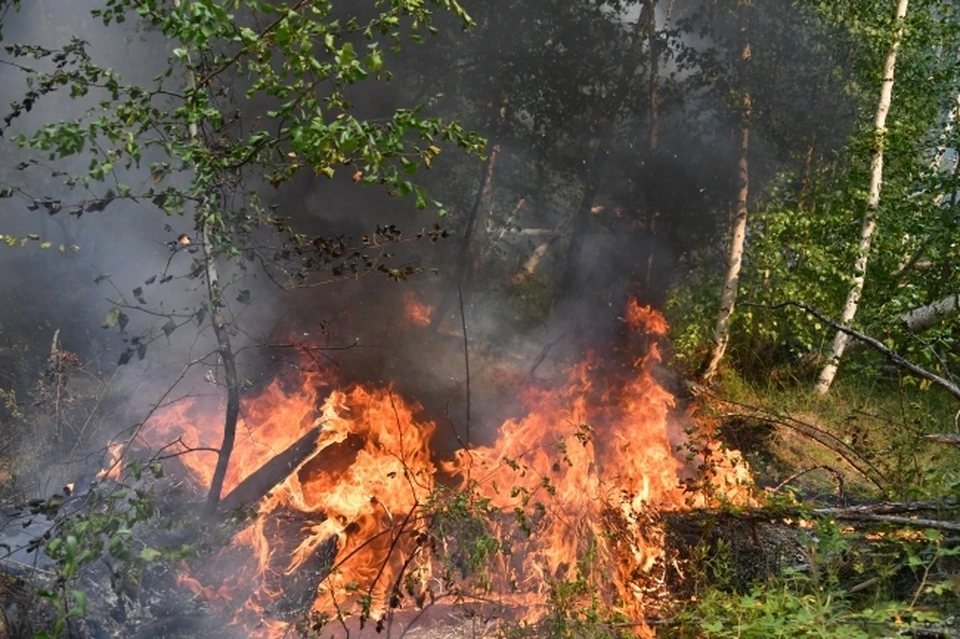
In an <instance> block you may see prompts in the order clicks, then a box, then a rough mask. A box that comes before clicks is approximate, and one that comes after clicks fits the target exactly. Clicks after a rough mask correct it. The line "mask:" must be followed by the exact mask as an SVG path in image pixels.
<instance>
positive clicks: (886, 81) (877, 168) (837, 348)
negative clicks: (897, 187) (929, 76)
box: [815, 0, 909, 395]
mask: <svg viewBox="0 0 960 639" xmlns="http://www.w3.org/2000/svg"><path fill="white" fill-rule="evenodd" d="M908 4H909V0H898V2H897V15H896V23H897V32H896V35H895V36H894V39H893V44H891V45H890V51H889V52H888V53H887V60H886V63H885V64H884V67H883V81H882V84H881V87H880V102H879V103H878V104H877V115H876V119H875V121H874V135H875V141H874V145H875V146H874V149H873V155H872V157H871V160H870V193H869V195H868V197H867V208H866V212H865V213H864V216H863V226H862V227H861V229H860V241H859V243H858V245H857V259H856V262H854V265H853V280H852V281H851V283H850V290H849V292H848V293H847V301H846V303H845V304H844V306H843V312H842V313H841V315H840V323H841V324H842V325H843V326H849V325H850V323H851V322H852V321H853V318H854V317H855V316H856V314H857V308H858V307H859V305H860V296H861V295H862V293H863V283H864V279H865V277H866V273H867V261H868V259H869V257H870V246H871V244H872V242H873V235H874V232H875V231H876V230H877V208H878V207H879V206H880V192H881V189H882V186H883V147H884V141H885V138H886V126H887V114H888V113H889V112H890V102H891V99H892V97H893V78H894V71H895V69H896V66H897V52H898V51H899V50H900V41H901V39H902V38H903V22H904V19H905V18H906V15H907V5H908ZM848 340H849V336H848V335H847V334H846V333H844V332H843V331H837V334H836V335H835V336H834V338H833V344H832V345H831V347H830V355H829V357H828V358H827V364H826V366H824V367H823V370H822V371H820V378H819V379H818V380H817V384H816V387H815V389H816V392H817V393H819V394H820V395H824V394H826V393H827V392H828V391H829V390H830V385H831V384H833V379H834V377H836V375H837V368H838V366H839V364H840V358H841V357H843V352H844V350H845V349H846V347H847V342H848Z"/></svg>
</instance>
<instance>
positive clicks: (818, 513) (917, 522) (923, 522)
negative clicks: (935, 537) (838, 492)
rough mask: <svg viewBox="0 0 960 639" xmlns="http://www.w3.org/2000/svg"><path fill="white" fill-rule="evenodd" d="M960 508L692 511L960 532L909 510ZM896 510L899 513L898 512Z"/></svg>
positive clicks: (950, 506) (951, 504)
mask: <svg viewBox="0 0 960 639" xmlns="http://www.w3.org/2000/svg"><path fill="white" fill-rule="evenodd" d="M957 509H960V500H957V499H946V500H942V501H938V502H933V501H920V502H899V503H885V504H864V505H859V506H848V507H845V508H812V509H805V508H748V509H744V510H741V511H739V512H730V511H720V510H717V509H707V508H705V509H695V510H692V511H690V513H691V514H693V515H703V516H706V517H711V516H716V517H733V518H736V519H744V520H762V521H770V522H774V521H776V522H779V523H782V524H784V525H800V522H801V521H803V520H809V519H810V518H813V517H826V518H829V519H834V520H836V521H843V522H850V523H857V522H860V523H864V524H894V525H897V526H901V527H909V528H933V529H936V530H947V531H951V532H960V521H951V520H945V519H932V518H930V517H912V516H909V517H908V516H907V514H908V513H919V512H936V511H941V512H942V511H944V510H957ZM895 513H896V514H895Z"/></svg>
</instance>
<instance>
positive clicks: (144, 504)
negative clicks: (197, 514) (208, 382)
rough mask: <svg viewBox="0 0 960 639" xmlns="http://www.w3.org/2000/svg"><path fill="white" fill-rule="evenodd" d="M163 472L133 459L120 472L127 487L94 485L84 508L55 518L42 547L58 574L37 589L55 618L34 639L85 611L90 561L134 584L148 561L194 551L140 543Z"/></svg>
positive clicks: (60, 632) (53, 633) (58, 631)
mask: <svg viewBox="0 0 960 639" xmlns="http://www.w3.org/2000/svg"><path fill="white" fill-rule="evenodd" d="M117 463H119V462H117ZM162 473H163V471H162V467H161V466H160V465H159V464H151V465H150V466H149V467H148V468H144V467H143V466H142V464H140V463H139V462H138V461H133V462H131V463H129V464H127V465H126V469H125V473H124V474H125V475H126V476H127V477H128V478H129V479H130V480H131V483H130V484H129V485H125V484H113V483H112V482H106V483H103V484H100V485H98V486H95V487H94V488H93V489H91V491H90V492H89V493H88V494H87V495H85V496H84V497H83V499H84V502H85V503H84V508H83V510H82V511H80V512H78V513H75V514H70V515H65V516H62V517H61V518H60V519H59V520H58V522H57V524H56V527H55V528H54V533H55V534H54V535H53V536H52V537H51V538H50V540H49V541H48V542H47V543H46V545H45V546H44V548H43V550H44V553H45V554H46V555H47V556H48V557H50V559H52V560H53V562H54V564H55V567H56V575H57V576H56V578H55V579H54V580H53V584H52V587H49V588H44V589H41V590H39V591H38V593H37V594H38V595H39V596H40V597H41V598H43V599H46V600H47V601H48V602H49V603H50V605H51V606H52V607H53V609H54V610H55V611H56V619H55V621H54V623H53V627H52V628H51V629H49V630H47V631H44V632H41V633H39V634H38V635H37V637H38V639H47V638H49V639H54V638H57V637H61V636H64V633H66V632H67V629H68V625H67V624H68V622H69V620H70V619H73V618H75V617H84V616H86V615H87V595H86V594H85V592H84V590H83V579H84V576H85V573H84V571H85V569H86V568H88V567H89V566H90V565H91V564H93V563H94V562H99V561H101V560H106V561H107V562H108V565H110V566H111V570H112V571H114V574H115V575H117V576H120V578H121V579H123V580H126V581H133V582H137V581H139V576H140V574H141V573H142V571H143V570H145V569H146V567H147V566H149V564H151V563H153V562H155V561H158V560H159V559H161V558H163V559H166V560H176V559H183V558H185V557H188V556H191V555H192V554H193V549H192V548H191V547H189V546H183V547H181V548H179V549H172V550H161V549H157V548H151V547H149V546H145V545H144V543H143V541H142V536H143V533H144V528H143V525H144V524H146V523H147V522H151V521H152V520H153V519H154V517H155V514H156V505H155V494H154V488H153V485H152V482H153V480H155V479H158V478H159V477H161V476H162Z"/></svg>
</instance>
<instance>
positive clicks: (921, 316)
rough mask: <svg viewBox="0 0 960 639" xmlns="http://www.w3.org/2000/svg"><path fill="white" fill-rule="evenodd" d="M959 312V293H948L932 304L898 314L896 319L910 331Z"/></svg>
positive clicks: (923, 328) (924, 328) (930, 324)
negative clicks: (948, 294)
mask: <svg viewBox="0 0 960 639" xmlns="http://www.w3.org/2000/svg"><path fill="white" fill-rule="evenodd" d="M958 312H960V294H954V295H950V296H948V297H944V298H943V299H940V300H937V301H936V302H934V303H933V304H927V305H926V306H920V307H919V308H915V309H913V310H911V311H907V312H906V313H903V314H902V315H900V316H899V317H898V318H897V320H898V321H899V323H900V324H901V325H902V326H903V328H904V329H905V330H907V331H909V332H911V333H919V332H921V331H925V330H927V329H928V328H930V327H931V326H933V325H935V324H937V323H939V322H942V321H943V320H945V319H947V318H949V317H953V316H954V315H956V314H957V313H958Z"/></svg>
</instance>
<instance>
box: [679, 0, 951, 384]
mask: <svg viewBox="0 0 960 639" xmlns="http://www.w3.org/2000/svg"><path fill="white" fill-rule="evenodd" d="M795 5H796V6H797V7H800V8H801V10H803V11H804V13H803V14H801V15H805V19H803V20H800V21H798V22H797V23H795V24H791V25H789V26H788V27H785V29H784V30H785V33H784V34H783V35H784V37H795V36H794V35H793V33H794V32H795V31H796V32H799V33H806V36H805V37H806V38H808V39H809V40H810V43H811V48H812V51H811V54H810V57H809V58H806V59H803V60H801V61H799V64H798V65H797V66H798V68H797V73H799V74H806V73H808V72H809V71H810V70H811V69H817V72H816V77H811V79H810V84H812V85H814V86H818V87H819V89H818V94H819V95H820V96H821V97H819V98H818V102H817V103H815V104H812V105H810V108H811V109H813V110H814V112H819V113H821V118H820V122H819V123H818V122H810V121H808V120H794V119H791V118H782V117H780V116H782V114H783V107H782V106H781V105H780V103H779V101H778V100H779V99H780V98H779V97H778V96H777V95H775V94H770V91H771V89H772V90H773V91H774V92H781V90H782V88H783V87H781V86H780V85H770V86H766V85H764V84H763V83H758V84H757V85H756V86H755V87H751V90H752V91H753V96H752V97H753V99H754V106H755V109H754V110H755V113H756V114H757V116H756V118H755V120H754V122H753V125H754V126H755V128H756V129H757V130H758V131H759V132H760V134H761V135H763V136H765V137H766V138H767V139H768V140H772V141H773V142H774V143H775V144H776V145H777V146H778V148H780V149H782V153H783V154H785V156H786V157H788V158H789V160H788V161H787V162H786V167H785V168H783V169H781V170H780V171H779V172H778V174H777V175H775V176H774V177H773V179H771V180H769V181H766V182H765V183H762V184H763V187H762V189H763V190H758V189H756V185H757V184H758V182H756V181H753V180H752V184H753V185H754V188H755V190H754V191H753V192H752V194H751V195H752V200H753V202H752V205H751V211H750V230H749V233H748V238H747V244H746V255H745V258H744V264H743V270H742V272H741V279H740V295H739V300H738V307H737V313H736V316H735V323H734V326H733V330H732V338H731V345H730V349H729V351H728V353H729V356H730V361H731V363H732V365H733V366H734V367H736V368H737V369H738V370H739V371H740V373H741V374H743V375H745V376H747V377H748V378H749V379H762V378H763V377H765V376H766V372H767V371H768V369H769V368H771V367H776V366H781V365H785V364H788V363H795V362H798V361H802V360H804V359H805V358H807V356H809V355H810V354H811V353H817V352H820V351H822V350H823V349H824V347H825V346H827V345H828V344H829V342H828V340H829V339H830V338H832V333H833V331H832V330H831V329H829V328H828V327H826V326H824V325H822V323H820V322H818V321H816V320H815V319H814V318H812V317H808V316H806V315H805V314H804V313H801V312H790V313H786V312H770V311H767V310H764V309H762V308H758V307H757V305H759V306H764V305H771V304H776V303H778V302H782V301H784V300H798V301H802V302H804V303H806V304H808V305H810V306H813V307H816V308H818V309H820V310H821V311H823V312H825V313H827V314H828V315H831V316H833V317H839V315H840V309H841V306H842V304H843V302H844V300H845V298H846V294H847V291H848V289H849V282H850V278H851V276H852V270H851V269H852V265H853V263H854V259H855V252H856V246H857V239H858V236H859V232H860V221H861V219H862V217H863V213H864V209H865V203H866V198H867V190H868V185H869V181H870V166H869V162H870V155H871V150H872V149H873V148H874V147H875V145H876V143H877V141H876V140H875V139H874V131H873V118H874V114H875V111H876V108H877V99H878V96H879V92H880V83H881V78H880V75H881V70H882V67H883V63H884V60H885V57H886V55H887V51H888V49H889V46H890V43H891V41H892V37H893V30H892V20H893V7H892V6H891V5H889V3H877V2H865V3H860V2H857V3H847V2H819V1H812V0H810V1H807V0H804V1H803V2H797V3H795ZM764 15H765V14H764V10H763V4H762V3H761V4H759V5H757V8H756V9H755V10H754V14H753V19H754V22H753V23H752V24H755V25H756V24H757V23H758V22H759V23H760V24H763V22H764V20H765V18H764ZM755 28H756V29H757V32H756V37H757V38H763V35H762V34H763V33H765V31H764V29H763V27H760V26H757V27H755ZM831 41H832V43H833V44H830V46H826V45H827V43H829V42H831ZM764 43H765V42H764V40H762V39H761V40H760V41H759V42H758V43H756V44H757V46H756V48H755V49H754V55H753V64H754V65H755V67H756V70H755V71H756V73H755V76H756V77H758V78H767V77H770V72H769V69H771V68H775V67H774V66H772V65H777V64H785V63H786V64H789V62H785V61H783V60H781V59H779V58H778V57H777V51H778V49H774V50H773V51H771V50H770V49H769V48H763V47H764ZM767 46H769V45H767ZM958 46H960V22H958V21H957V14H956V9H955V8H954V7H953V5H952V4H951V3H949V2H941V1H939V0H930V1H927V2H919V3H911V5H910V12H909V14H908V23H907V29H906V32H905V35H904V39H903V43H902V47H901V50H900V54H899V57H898V60H897V71H896V84H895V89H894V96H893V103H892V108H891V111H890V116H889V120H888V130H887V131H886V135H885V140H884V144H885V146H884V179H883V192H882V199H881V205H880V210H879V211H878V224H879V227H878V228H879V231H878V233H877V235H876V237H875V240H874V243H873V246H872V251H871V255H870V260H869V265H868V272H867V275H866V287H865V289H864V294H863V299H862V303H861V308H860V311H859V312H858V316H857V322H858V328H861V329H863V330H865V331H866V332H868V333H872V334H875V335H880V336H882V337H885V338H888V339H890V340H891V341H890V343H891V344H892V345H895V346H896V347H897V349H898V351H900V352H904V353H910V357H911V358H912V359H914V360H915V361H917V362H918V363H920V364H921V365H925V366H929V367H931V368H932V369H934V370H939V371H944V370H949V368H950V367H951V366H952V365H953V363H955V357H954V355H953V354H952V353H953V352H954V351H953V349H952V347H951V345H952V344H953V342H954V340H955V335H956V331H957V323H956V321H954V320H950V321H946V322H942V323H940V324H938V326H936V327H934V328H933V329H932V330H929V331H927V332H925V333H924V335H923V336H922V338H920V337H917V336H913V335H910V334H909V333H907V332H906V331H904V330H903V326H902V322H901V321H900V319H899V316H900V315H901V314H903V313H905V312H906V311H909V310H910V309H913V308H917V307H920V306H922V305H925V304H930V303H932V302H934V301H936V300H938V299H941V298H942V297H944V296H946V295H948V294H951V293H955V292H956V282H957V280H956V273H957V271H956V264H957V259H956V258H957V250H958V249H957V245H956V242H955V240H954V238H955V237H956V231H957V226H956V224H957V220H958V219H960V216H958V215H957V209H956V204H957V199H956V197H955V196H954V192H955V191H957V189H958V187H960V183H958V182H957V177H958V173H957V172H956V171H955V170H954V168H953V157H952V155H953V154H952V151H947V150H948V149H954V148H957V147H958V146H960V137H958V132H957V127H956V126H954V125H953V124H952V122H953V120H954V118H955V116H956V96H957V95H958V92H960V75H958V74H957V68H958V67H957V64H956V53H955V52H956V51H957V50H958ZM818 51H819V52H821V53H825V52H830V53H827V54H825V55H821V54H819V53H818ZM945 52H952V53H949V54H946V53H945ZM764 69H766V70H764ZM801 77H803V76H802V75H801ZM806 86H809V85H806ZM785 95H790V93H789V92H788V93H787V94H785ZM827 103H833V104H834V105H835V106H834V107H833V112H831V113H830V114H829V115H827V114H826V113H825V112H823V111H822V109H823V108H824V105H825V104H827ZM768 118H773V119H768ZM848 132H849V133H848ZM838 133H841V134H842V135H838ZM759 170H762V168H760V169H758V167H757V165H756V164H752V165H751V173H757V172H758V171H759ZM704 257H708V256H704ZM716 272H717V269H716V266H715V265H712V264H710V263H709V262H707V263H706V264H705V266H704V267H703V268H699V269H694V275H695V277H694V278H691V279H689V280H687V281H685V282H683V284H682V286H681V287H680V288H679V290H677V291H676V292H675V295H674V300H673V302H672V305H673V308H674V309H675V310H676V311H678V312H676V313H675V317H676V319H677V320H678V324H677V325H676V328H677V331H678V334H679V335H680V339H679V342H678V348H679V354H680V356H681V361H682V362H684V363H685V362H688V361H689V362H691V363H693V362H695V361H696V360H697V359H698V358H697V355H699V353H701V352H702V351H703V350H704V349H705V345H706V343H707V342H708V341H709V339H710V337H711V336H710V335H709V334H708V333H706V329H705V326H709V325H710V323H711V321H710V320H711V316H712V314H713V313H715V310H716V301H715V300H716V297H715V296H716V293H715V292H714V290H715V289H717V288H718V287H717V286H716V284H715V281H714V278H715V276H716ZM868 359H869V358H868ZM861 372H862V371H857V374H860V373H861Z"/></svg>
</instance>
